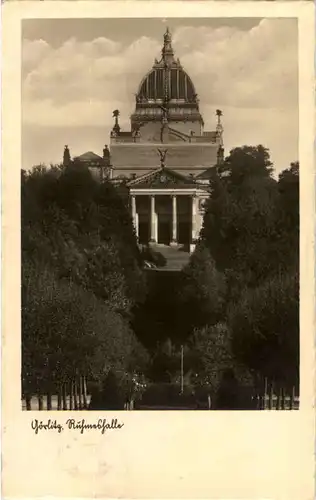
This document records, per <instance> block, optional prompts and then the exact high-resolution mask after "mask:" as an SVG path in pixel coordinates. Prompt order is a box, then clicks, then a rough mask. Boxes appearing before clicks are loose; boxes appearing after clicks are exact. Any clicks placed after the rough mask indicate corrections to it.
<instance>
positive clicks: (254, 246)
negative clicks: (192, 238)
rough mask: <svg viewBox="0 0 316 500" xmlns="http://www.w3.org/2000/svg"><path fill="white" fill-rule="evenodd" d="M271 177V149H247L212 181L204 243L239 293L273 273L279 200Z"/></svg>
mask: <svg viewBox="0 0 316 500" xmlns="http://www.w3.org/2000/svg"><path fill="white" fill-rule="evenodd" d="M271 172H272V163H271V162H270V160H269V154H268V151H267V150H266V149H265V148H263V147H262V146H258V147H257V148H253V147H248V146H244V147H243V148H236V149H234V150H232V151H231V153H230V156H229V157H228V158H227V159H226V162H225V164H224V166H223V168H221V169H220V172H219V173H218V174H215V175H214V176H213V178H212V179H211V188H212V194H211V197H210V200H209V201H208V203H207V206H206V212H205V215H204V220H203V228H202V231H201V240H202V241H203V243H204V245H205V246H206V247H207V248H208V249H209V251H210V253H211V255H212V257H213V258H214V260H215V265H216V267H217V268H218V269H219V270H220V271H222V272H224V273H225V275H226V277H227V280H228V288H229V290H230V291H231V290H232V288H233V287H235V288H236V287H237V292H236V293H239V288H240V285H238V283H241V284H244V283H247V284H249V285H252V284H256V283H258V282H259V281H260V280H262V279H263V278H264V277H266V275H267V273H269V269H270V258H271V255H270V244H271V241H272V238H273V237H274V232H275V212H274V206H275V203H276V200H277V196H278V190H277V182H276V181H275V180H274V179H272V178H271ZM224 173H225V174H226V176H224Z"/></svg>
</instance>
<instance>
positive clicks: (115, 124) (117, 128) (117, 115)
mask: <svg viewBox="0 0 316 500" xmlns="http://www.w3.org/2000/svg"><path fill="white" fill-rule="evenodd" d="M119 116H120V112H119V110H118V109H115V110H114V111H113V117H114V118H115V123H114V127H113V131H114V132H115V133H116V134H118V133H119V132H120V130H121V127H120V126H119V122H118V117H119Z"/></svg>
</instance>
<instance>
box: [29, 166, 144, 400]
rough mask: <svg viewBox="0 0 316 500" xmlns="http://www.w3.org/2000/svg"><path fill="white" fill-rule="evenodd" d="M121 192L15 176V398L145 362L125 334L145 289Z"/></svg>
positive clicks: (63, 172) (80, 175)
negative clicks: (18, 328) (18, 360)
mask: <svg viewBox="0 0 316 500" xmlns="http://www.w3.org/2000/svg"><path fill="white" fill-rule="evenodd" d="M122 189H123V190H122V192H119V191H118V190H117V189H116V188H114V187H113V186H112V185H111V184H110V183H107V182H105V183H103V184H100V183H98V182H96V181H94V180H93V178H92V177H91V175H90V172H89V171H88V170H87V169H86V168H84V167H82V168H78V167H76V168H74V167H73V166H71V165H70V166H69V167H67V168H63V167H54V166H52V167H50V168H44V167H36V168H34V169H33V170H32V171H31V172H28V173H26V172H24V171H22V178H21V240H22V241H21V243H22V358H23V359H22V361H23V362H22V380H23V392H24V393H30V392H31V393H34V392H36V391H40V390H43V389H45V388H47V390H50V389H52V390H56V387H57V386H58V385H60V384H63V383H65V382H67V381H68V380H71V379H72V378H74V377H75V376H76V375H78V374H80V375H83V374H84V375H86V376H87V377H88V378H91V376H92V377H93V378H98V377H102V376H103V375H104V373H105V372H106V371H107V370H108V369H109V368H110V367H111V368H115V369H117V370H119V371H120V372H121V373H132V372H133V371H142V370H143V365H144V363H145V364H146V362H147V357H148V355H147V352H146V350H145V349H144V348H143V347H142V345H141V343H140V342H139V341H138V339H137V337H136V336H135V334H134V332H133V331H132V329H131V327H130V320H131V314H132V309H133V307H134V304H135V303H136V302H137V303H139V302H141V301H142V300H143V299H144V297H145V294H146V283H145V279H144V273H143V270H142V261H141V257H140V255H139V252H138V247H137V242H136V237H135V234H134V230H133V226H132V221H131V219H130V216H129V210H128V193H127V192H125V190H124V188H122ZM51 386H52V387H51Z"/></svg>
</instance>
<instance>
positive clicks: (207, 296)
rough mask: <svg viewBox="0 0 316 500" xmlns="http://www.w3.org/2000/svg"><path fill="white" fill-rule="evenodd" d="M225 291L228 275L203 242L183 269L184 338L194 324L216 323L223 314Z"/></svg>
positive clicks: (180, 289) (182, 320)
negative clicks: (223, 273)
mask: <svg viewBox="0 0 316 500" xmlns="http://www.w3.org/2000/svg"><path fill="white" fill-rule="evenodd" d="M225 291H226V284H225V279H224V276H223V275H222V274H221V273H220V272H219V271H218V270H217V269H216V267H215V262H214V260H213V259H212V257H211V255H210V252H209V250H208V249H207V248H206V246H204V245H203V244H201V243H200V244H199V245H198V246H197V248H196V250H195V252H194V253H193V255H192V256H191V258H190V261H189V263H188V265H187V266H186V267H185V268H184V269H183V271H182V280H181V283H180V286H179V291H178V300H179V305H178V307H179V313H180V311H181V315H179V318H181V328H182V330H183V334H182V335H183V338H185V336H187V335H188V334H190V333H191V332H192V329H193V328H194V327H197V326H202V325H205V324H215V323H216V322H217V321H218V320H219V319H220V318H221V317H222V314H223V310H224V299H225ZM185 332H186V333H185Z"/></svg>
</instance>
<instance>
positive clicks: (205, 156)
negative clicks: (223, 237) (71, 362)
mask: <svg viewBox="0 0 316 500" xmlns="http://www.w3.org/2000/svg"><path fill="white" fill-rule="evenodd" d="M216 115H217V125H216V128H215V130H214V131H205V130H204V121H203V117H202V114H201V112H200V105H199V99H198V95H197V93H196V89H195V87H194V84H193V82H192V80H191V78H190V77H189V75H188V74H187V73H186V71H185V70H184V68H183V67H182V65H181V63H180V61H179V59H176V58H175V54H174V50H173V47H172V38H171V34H170V32H169V30H168V29H167V31H166V33H165V34H164V40H163V47H162V51H161V58H160V60H157V59H156V60H155V61H154V64H153V66H152V68H151V69H150V71H149V72H148V73H147V74H146V75H145V76H144V78H143V79H142V80H141V82H140V84H139V87H138V90H137V93H136V98H135V109H134V112H133V113H132V115H131V117H130V130H127V131H124V130H122V129H121V127H120V124H119V116H120V112H119V110H115V111H113V117H114V126H113V129H112V131H111V137H110V153H109V157H108V158H106V165H105V162H104V155H103V158H101V157H99V159H98V161H96V157H94V158H93V159H94V170H95V171H98V172H99V171H100V172H103V174H100V176H99V177H100V178H104V172H107V174H106V175H107V177H110V178H111V179H112V180H113V182H120V181H122V180H124V179H125V182H126V181H127V185H128V187H129V190H130V196H131V211H132V215H133V220H134V225H135V229H136V234H137V237H138V239H139V242H140V243H148V242H153V243H162V244H167V245H185V246H189V248H190V250H191V251H192V250H193V249H194V243H195V240H196V239H197V238H198V235H199V232H200V229H201V225H202V218H203V204H204V202H205V199H206V198H207V197H208V196H209V178H210V175H211V173H212V171H213V170H214V167H216V165H218V164H219V163H221V162H222V161H223V154H224V149H223V128H222V124H221V115H222V113H221V111H220V110H216ZM92 154H93V153H91V152H89V154H88V156H91V155H92ZM86 156H87V154H85V155H83V157H84V159H86ZM79 160H80V157H79ZM98 169H99V170H98Z"/></svg>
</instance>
